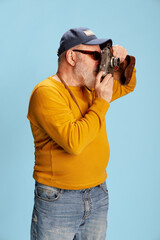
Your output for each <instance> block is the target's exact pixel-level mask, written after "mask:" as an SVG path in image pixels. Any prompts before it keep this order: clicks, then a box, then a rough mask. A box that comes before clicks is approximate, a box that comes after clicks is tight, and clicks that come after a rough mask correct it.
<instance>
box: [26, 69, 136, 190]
mask: <svg viewBox="0 0 160 240" xmlns="http://www.w3.org/2000/svg"><path fill="white" fill-rule="evenodd" d="M135 73H136V70H135V69H134V72H133V74H132V78H131V81H130V83H129V85H127V86H121V85H120V84H119V83H118V81H116V80H114V85H113V97H112V101H113V100H115V99H117V98H119V97H122V96H124V95H126V94H127V93H129V92H132V91H133V90H134V88H135V85H136V74H135ZM69 88H70V89H71V91H72V93H73V95H74V96H75V98H76V100H77V102H78V104H79V106H80V109H81V111H82V113H83V114H84V115H85V116H84V118H82V116H81V113H80V111H79V109H78V107H77V105H76V104H75V102H74V101H73V99H72V98H71V96H70V94H69V92H68V90H67V89H66V88H65V87H64V85H63V84H62V83H60V82H58V81H56V80H54V79H53V78H52V77H49V78H48V79H46V80H44V81H42V82H40V83H39V84H38V85H37V86H36V87H35V88H34V90H33V92H32V95H31V98H30V103H29V110H28V115H27V117H28V119H29V120H30V123H31V129H32V133H33V137H34V143H35V167H34V173H33V177H34V179H35V180H36V181H38V182H39V183H42V184H45V185H48V186H53V187H57V188H62V189H68V190H79V189H85V188H90V187H94V186H96V185H98V184H100V183H102V182H104V181H105V180H106V178H107V173H106V167H107V164H108V161H109V154H110V150H109V144H108V139H107V133H106V124H105V115H106V112H107V111H108V109H109V106H110V104H109V103H108V102H107V101H105V100H103V99H101V98H94V97H93V96H94V94H93V92H91V91H88V90H87V89H86V88H80V87H69Z"/></svg>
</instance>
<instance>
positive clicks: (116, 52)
mask: <svg viewBox="0 0 160 240" xmlns="http://www.w3.org/2000/svg"><path fill="white" fill-rule="evenodd" d="M111 51H112V54H113V56H114V57H117V58H120V63H122V62H123V61H124V60H125V58H126V56H127V55H128V53H127V50H126V49H125V48H124V47H122V46H119V45H115V46H113V47H112V48H111Z"/></svg>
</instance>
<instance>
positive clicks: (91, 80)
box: [74, 44, 101, 88]
mask: <svg viewBox="0 0 160 240" xmlns="http://www.w3.org/2000/svg"><path fill="white" fill-rule="evenodd" d="M74 49H78V50H86V51H97V52H99V53H101V49H100V47H99V45H82V44H81V45H79V46H78V47H75V48H74ZM75 53H76V54H77V61H76V65H75V68H74V73H75V74H76V76H77V77H78V81H80V83H81V84H82V85H85V86H87V87H88V88H94V85H95V78H96V75H97V73H98V65H99V63H100V60H94V59H93V56H91V55H89V54H83V53H80V52H75Z"/></svg>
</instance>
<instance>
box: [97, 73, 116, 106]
mask: <svg viewBox="0 0 160 240" xmlns="http://www.w3.org/2000/svg"><path fill="white" fill-rule="evenodd" d="M102 75H103V71H100V72H99V73H98V74H97V76H96V81H95V95H96V97H98V98H103V99H104V100H106V101H107V102H109V103H110V102H111V100H112V94H113V76H112V74H107V75H106V76H105V78H104V79H103V80H102ZM101 80H102V81H101Z"/></svg>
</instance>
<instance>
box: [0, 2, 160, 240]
mask: <svg viewBox="0 0 160 240" xmlns="http://www.w3.org/2000/svg"><path fill="white" fill-rule="evenodd" d="M79 26H87V27H89V28H91V29H92V30H93V32H95V33H96V35H97V36H98V37H100V38H105V37H111V38H112V39H113V42H114V44H119V45H122V46H124V47H125V48H126V49H127V50H128V53H129V54H130V55H134V56H135V57H136V61H137V62H136V69H137V87H136V89H135V91H134V92H133V93H131V94H129V95H127V96H125V97H123V98H121V99H119V100H116V101H115V102H113V103H111V107H110V109H109V112H108V113H107V116H106V122H107V130H108V138H109V141H110V148H111V156H110V162H109V166H108V169H107V172H108V179H107V185H108V189H109V194H110V207H109V215H108V220H109V221H108V231H107V239H108V240H117V239H118V240H128V239H129V240H160V107H159V104H160V94H159V91H160V78H159V75H160V74H159V72H160V64H159V62H160V46H159V42H160V1H159V0H145V1H144V0H141V1H139V0H135V1H127V0H125V1H123V0H122V1H119V0H112V1H107V0H99V1H95V0H92V1H91V0H88V1H87V0H81V1H75V0H74V1H73V0H70V1H69V0H68V1H65V0H60V1H54V0H45V1H42V0H32V1H31V0H14V1H11V0H0V51H1V52H0V68H1V71H0V112H1V115H0V116H1V117H0V121H1V128H0V136H1V138H0V153H1V154H0V163H1V168H0V183H1V190H0V191H1V194H0V240H29V229H30V220H31V212H32V207H33V189H34V180H33V179H32V171H33V166H34V147H33V138H32V135H31V131H30V126H29V122H28V120H27V118H26V115H27V108H28V101H29V97H30V94H31V91H32V89H33V87H34V86H35V85H36V84H37V83H38V82H40V81H41V80H43V79H45V78H47V77H48V76H51V75H52V74H54V73H55V72H56V69H57V56H56V50H57V48H58V46H59V40H60V37H61V36H62V34H63V33H64V32H65V31H66V30H68V29H70V28H72V27H79ZM97 147H98V146H97Z"/></svg>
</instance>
